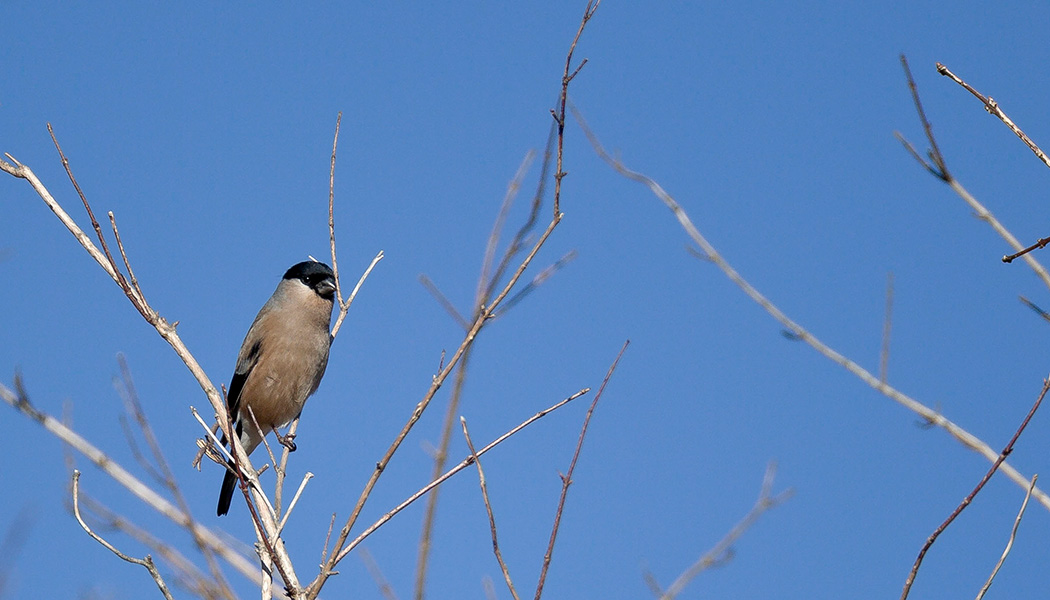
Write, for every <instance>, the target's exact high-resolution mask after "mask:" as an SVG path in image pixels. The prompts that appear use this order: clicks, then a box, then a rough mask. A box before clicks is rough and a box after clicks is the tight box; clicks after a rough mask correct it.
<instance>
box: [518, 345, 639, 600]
mask: <svg viewBox="0 0 1050 600" xmlns="http://www.w3.org/2000/svg"><path fill="white" fill-rule="evenodd" d="M630 343H631V340H627V341H625V342H624V343H623V347H622V348H620V353H619V354H617V355H616V360H614V361H613V363H612V365H610V366H609V371H608V372H606V374H605V379H603V380H602V385H601V387H599V388H598V393H597V394H595V395H594V400H592V401H591V406H590V408H588V409H587V416H586V417H584V418H583V427H582V428H581V429H580V438H579V440H578V441H577V442H576V449H575V450H574V451H573V453H572V460H571V461H570V462H569V470H568V471H566V472H565V474H564V475H562V476H561V495H560V496H559V497H558V510H557V511H556V512H555V513H554V525H553V526H552V527H551V537H550V540H549V541H548V542H547V551H546V552H544V553H543V567H542V568H541V569H540V578H539V581H537V583H536V596H535V599H536V600H540V596H542V595H543V584H544V582H546V580H547V570H548V569H549V568H550V566H551V556H552V555H553V554H554V542H555V540H557V539H558V528H559V527H560V526H561V515H562V512H563V511H564V510H565V498H566V496H568V495H569V486H570V485H572V474H573V472H574V471H576V461H577V460H579V458H580V450H581V449H582V448H583V440H584V438H585V437H586V436H587V426H588V425H590V423H591V416H592V415H593V414H594V409H595V408H597V407H598V401H599V400H601V398H602V393H603V392H604V391H605V386H606V385H607V384H608V383H609V379H610V378H611V377H612V374H613V373H614V372H615V371H616V366H617V365H619V364H620V358H622V357H623V353H624V351H625V350H627V346H628V345H629V344H630Z"/></svg>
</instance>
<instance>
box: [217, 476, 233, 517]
mask: <svg viewBox="0 0 1050 600" xmlns="http://www.w3.org/2000/svg"><path fill="white" fill-rule="evenodd" d="M236 489H237V475H235V474H234V472H233V471H231V470H229V469H227V470H226V475H225V476H224V477H223V478H222V489H221V490H220V491H219V507H218V508H217V509H216V510H215V514H217V515H218V516H220V517H221V516H223V515H224V514H226V513H228V512H230V503H231V502H233V492H234V490H236Z"/></svg>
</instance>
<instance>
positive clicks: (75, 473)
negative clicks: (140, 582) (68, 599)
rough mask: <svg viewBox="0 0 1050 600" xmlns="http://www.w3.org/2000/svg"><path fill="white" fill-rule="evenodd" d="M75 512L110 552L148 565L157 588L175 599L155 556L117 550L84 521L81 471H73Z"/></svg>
mask: <svg viewBox="0 0 1050 600" xmlns="http://www.w3.org/2000/svg"><path fill="white" fill-rule="evenodd" d="M73 514H75V515H76V517H77V521H79V522H80V526H81V527H83V528H84V531H86V532H87V534H88V535H90V536H91V537H92V538H93V539H94V540H95V541H96V542H98V543H100V544H102V545H103V546H105V547H106V548H107V549H108V550H109V551H110V552H112V553H113V554H116V555H117V556H118V557H119V558H120V559H121V560H124V561H127V562H129V563H131V564H134V565H141V566H143V567H146V570H147V571H149V574H150V577H152V578H153V581H155V582H156V583H157V588H158V589H160V593H162V594H164V597H165V598H167V599H168V600H173V599H172V597H171V592H170V591H168V586H167V584H165V583H164V578H163V577H161V576H160V571H158V570H157V565H155V564H153V557H151V556H150V555H149V554H147V555H146V558H145V559H141V558H134V557H132V556H128V555H127V554H124V553H123V552H121V551H120V550H117V549H116V548H115V547H114V546H113V544H110V543H109V542H107V541H106V540H104V539H102V537H101V536H100V535H98V534H97V533H95V532H94V531H91V528H90V527H88V524H87V523H85V522H84V518H83V517H81V516H80V471H73Z"/></svg>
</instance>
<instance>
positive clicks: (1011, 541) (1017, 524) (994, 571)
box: [977, 475, 1039, 600]
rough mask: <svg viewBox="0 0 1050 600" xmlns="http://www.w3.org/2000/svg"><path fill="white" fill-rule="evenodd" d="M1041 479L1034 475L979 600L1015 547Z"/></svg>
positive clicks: (978, 599)
mask: <svg viewBox="0 0 1050 600" xmlns="http://www.w3.org/2000/svg"><path fill="white" fill-rule="evenodd" d="M1036 479H1039V476H1038V475H1032V483H1031V485H1029V486H1028V492H1027V493H1025V495H1024V502H1022V503H1021V510H1019V511H1018V512H1017V518H1016V519H1014V526H1013V528H1012V529H1011V530H1010V539H1009V540H1007V542H1006V548H1004V549H1003V555H1002V556H1000V557H999V562H997V563H995V568H994V569H992V574H991V575H989V576H988V581H986V582H984V587H982V588H981V591H980V592H978V593H977V600H981V598H984V595H985V594H987V593H988V588H990V587H992V582H993V581H995V576H996V575H997V574H998V573H999V569H1000V568H1002V566H1003V563H1004V562H1006V557H1007V556H1008V555H1009V554H1010V550H1011V549H1012V548H1013V547H1014V540H1015V539H1016V538H1017V528H1018V527H1020V526H1021V517H1023V516H1024V511H1025V509H1026V508H1028V500H1029V499H1031V497H1032V488H1034V487H1035V481H1036Z"/></svg>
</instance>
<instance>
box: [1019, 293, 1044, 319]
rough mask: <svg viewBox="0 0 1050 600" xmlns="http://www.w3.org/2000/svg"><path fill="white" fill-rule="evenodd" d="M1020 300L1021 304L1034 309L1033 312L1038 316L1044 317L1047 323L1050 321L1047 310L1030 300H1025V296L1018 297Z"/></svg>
mask: <svg viewBox="0 0 1050 600" xmlns="http://www.w3.org/2000/svg"><path fill="white" fill-rule="evenodd" d="M1018 298H1020V299H1021V302H1022V303H1023V304H1024V305H1025V306H1027V307H1028V308H1030V309H1032V311H1034V312H1035V313H1036V314H1037V315H1039V316H1040V317H1043V319H1044V320H1046V321H1050V313H1048V312H1046V311H1045V310H1043V309H1041V308H1039V307H1038V306H1036V304H1035V303H1034V302H1032V301H1031V300H1029V299H1028V298H1025V297H1024V296H1018Z"/></svg>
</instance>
